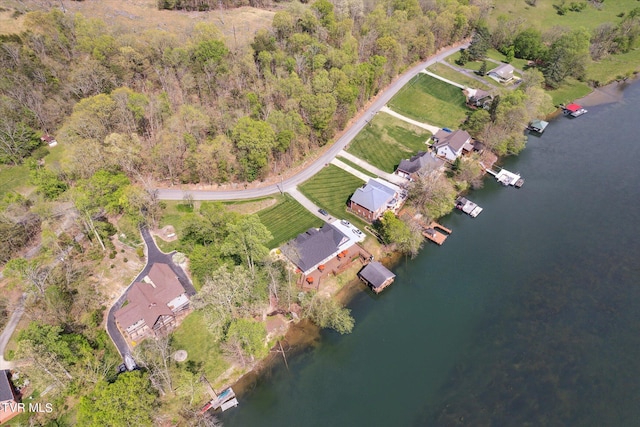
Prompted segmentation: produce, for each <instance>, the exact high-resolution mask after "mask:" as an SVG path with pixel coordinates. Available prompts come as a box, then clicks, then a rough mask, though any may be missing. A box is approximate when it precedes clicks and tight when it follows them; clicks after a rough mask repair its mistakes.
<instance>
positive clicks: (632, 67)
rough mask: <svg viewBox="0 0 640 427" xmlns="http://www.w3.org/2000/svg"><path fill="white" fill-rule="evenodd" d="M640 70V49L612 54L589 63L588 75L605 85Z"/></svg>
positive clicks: (590, 78)
mask: <svg viewBox="0 0 640 427" xmlns="http://www.w3.org/2000/svg"><path fill="white" fill-rule="evenodd" d="M634 72H635V73H637V72H640V49H634V50H632V51H631V52H628V53H621V54H618V55H610V56H608V57H606V58H604V59H602V60H600V61H598V62H591V63H589V65H587V76H588V78H589V80H593V81H594V82H596V83H597V84H600V85H604V84H607V83H609V82H611V81H613V80H616V79H618V78H620V77H624V76H630V75H632V74H633V73H634Z"/></svg>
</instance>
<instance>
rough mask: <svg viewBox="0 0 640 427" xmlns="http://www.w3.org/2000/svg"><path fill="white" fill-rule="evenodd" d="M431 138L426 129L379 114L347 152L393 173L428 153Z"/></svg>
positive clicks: (354, 140)
mask: <svg viewBox="0 0 640 427" xmlns="http://www.w3.org/2000/svg"><path fill="white" fill-rule="evenodd" d="M458 91H460V90H459V89H458ZM463 98H464V97H463ZM430 136H431V133H430V132H429V131H427V130H425V129H422V128H419V127H417V126H414V125H412V124H410V123H407V122H404V121H402V120H400V119H397V118H395V117H393V116H390V115H389V114H385V113H378V114H377V115H376V117H374V118H373V120H371V121H370V122H369V125H367V126H365V127H364V128H363V129H362V130H361V131H360V133H359V134H358V135H357V136H356V137H355V138H354V139H353V141H352V142H351V143H350V144H349V148H348V149H347V151H348V152H349V153H351V154H353V155H354V156H357V157H359V158H361V159H362V160H365V161H367V162H368V163H371V164H372V165H374V166H377V167H378V168H380V169H382V170H383V171H385V172H389V173H393V171H395V169H396V166H398V164H399V163H400V160H402V159H406V158H408V157H410V156H412V155H414V154H415V153H417V152H418V151H420V150H425V149H426V145H425V141H426V140H428V139H429V137H430Z"/></svg>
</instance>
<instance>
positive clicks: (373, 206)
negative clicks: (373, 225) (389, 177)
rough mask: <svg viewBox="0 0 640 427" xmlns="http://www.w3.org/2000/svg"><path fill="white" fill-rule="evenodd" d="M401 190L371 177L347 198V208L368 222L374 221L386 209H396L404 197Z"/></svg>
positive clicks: (382, 180)
mask: <svg viewBox="0 0 640 427" xmlns="http://www.w3.org/2000/svg"><path fill="white" fill-rule="evenodd" d="M402 194H403V191H402V190H401V189H400V187H398V186H397V185H395V184H392V183H390V182H388V181H385V180H384V179H380V178H371V179H370V180H369V182H367V183H366V184H365V185H364V186H362V187H360V188H358V189H357V190H356V191H355V192H354V193H353V195H352V196H351V198H350V199H349V209H351V211H353V212H354V213H355V214H356V215H358V216H360V217H362V218H364V219H365V220H367V221H369V222H374V221H375V220H377V219H378V218H380V217H381V216H382V214H383V213H385V212H386V211H388V210H392V211H394V212H395V211H397V210H398V209H399V208H400V207H401V206H402V202H403V201H404V198H403V196H402Z"/></svg>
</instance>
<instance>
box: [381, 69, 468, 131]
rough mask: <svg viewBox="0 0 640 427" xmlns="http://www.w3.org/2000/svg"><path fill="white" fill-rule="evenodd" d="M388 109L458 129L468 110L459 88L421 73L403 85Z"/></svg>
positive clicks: (419, 119) (430, 122) (425, 121)
mask: <svg viewBox="0 0 640 427" xmlns="http://www.w3.org/2000/svg"><path fill="white" fill-rule="evenodd" d="M389 107H390V108H391V109H392V110H394V111H396V112H398V113H400V114H402V115H404V116H407V117H410V118H412V119H414V120H418V121H421V122H424V123H429V124H431V125H435V126H439V127H449V128H453V129H457V128H458V127H459V126H460V123H462V122H463V121H464V119H465V118H466V117H467V113H469V112H470V111H471V110H470V109H469V108H468V107H467V106H466V105H465V98H464V95H463V94H462V90H461V89H460V88H459V87H456V86H453V85H450V84H448V83H445V82H443V81H442V80H438V79H436V78H434V77H431V76H428V75H426V74H424V73H420V74H418V75H417V76H416V77H414V78H413V79H411V81H410V82H409V83H408V84H407V85H405V86H404V87H403V88H402V89H401V90H400V92H398V93H397V94H396V95H395V96H394V97H393V98H392V99H391V101H390V102H389Z"/></svg>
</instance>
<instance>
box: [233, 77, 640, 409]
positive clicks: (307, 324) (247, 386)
mask: <svg viewBox="0 0 640 427" xmlns="http://www.w3.org/2000/svg"><path fill="white" fill-rule="evenodd" d="M638 82H640V77H633V78H630V79H628V80H625V81H618V82H612V83H609V84H608V85H606V86H602V87H598V88H594V89H593V91H592V92H591V93H589V94H588V95H586V96H584V97H582V98H579V99H577V100H575V101H574V102H576V103H578V102H579V103H580V104H581V105H584V106H587V107H591V106H597V105H605V104H610V103H615V102H620V101H622V100H623V99H624V91H625V89H626V88H627V87H629V86H630V85H632V84H636V83H638ZM555 117H557V114H553V115H552V118H555ZM499 160H500V159H499ZM381 247H383V245H381ZM385 255H386V256H385V257H383V258H382V259H381V260H380V261H381V262H382V263H383V264H384V265H385V266H386V267H388V268H390V269H391V268H393V267H395V266H397V265H398V263H399V262H400V261H401V260H402V258H403V255H402V254H401V253H400V252H385ZM362 291H365V292H366V285H364V284H363V283H362V282H361V281H360V280H359V279H358V278H355V279H353V280H351V281H349V282H348V283H347V284H345V285H344V286H343V287H342V288H340V289H339V290H338V291H337V292H336V293H335V294H333V295H331V297H332V298H336V299H337V300H338V301H339V302H340V303H342V304H344V305H347V304H348V303H349V302H350V301H351V300H352V299H353V298H354V297H355V296H356V295H357V294H358V293H359V292H362ZM320 339H321V328H319V327H318V326H316V325H315V324H313V323H312V322H311V321H309V320H301V321H300V322H298V323H294V324H291V325H290V326H289V328H288V329H287V332H286V333H285V335H284V338H283V339H282V340H281V342H284V343H286V344H285V347H286V350H284V353H285V355H286V357H287V359H288V358H289V357H292V356H293V357H295V356H296V355H297V354H299V353H301V352H303V351H305V350H307V349H309V348H310V347H313V346H314V345H316V344H317V343H318V341H319V340H320ZM282 360H283V358H282V355H281V353H280V352H279V349H277V348H276V347H273V348H272V349H271V350H270V354H269V355H268V356H267V357H266V358H264V359H262V360H260V361H258V362H256V364H255V365H254V366H253V367H252V368H251V369H250V370H249V371H247V372H246V373H244V374H243V375H242V376H241V377H240V378H238V379H237V380H236V381H235V383H234V384H233V385H232V387H233V388H234V391H235V392H236V394H238V395H239V396H240V397H241V396H243V395H245V394H246V393H249V392H250V391H251V390H253V389H254V388H255V387H256V386H257V385H258V383H259V382H261V381H263V380H266V379H269V378H270V377H271V375H272V372H273V370H274V369H275V368H276V367H277V365H278V364H279V363H283V361H282Z"/></svg>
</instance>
